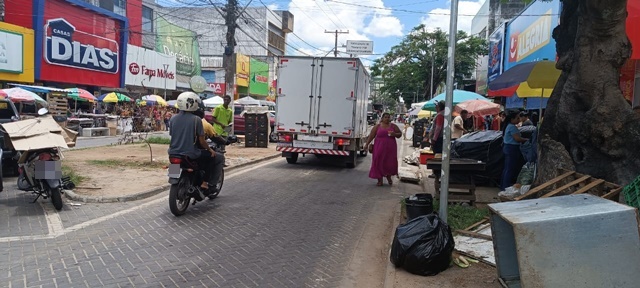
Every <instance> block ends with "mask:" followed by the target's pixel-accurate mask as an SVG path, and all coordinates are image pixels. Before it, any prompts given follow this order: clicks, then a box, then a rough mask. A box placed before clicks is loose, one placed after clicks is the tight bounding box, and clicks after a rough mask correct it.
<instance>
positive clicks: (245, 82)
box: [236, 53, 251, 87]
mask: <svg viewBox="0 0 640 288" xmlns="http://www.w3.org/2000/svg"><path fill="white" fill-rule="evenodd" d="M250 59H251V58H249V56H246V55H242V54H240V53H236V85H237V86H242V87H249V67H250V66H251V60H250Z"/></svg>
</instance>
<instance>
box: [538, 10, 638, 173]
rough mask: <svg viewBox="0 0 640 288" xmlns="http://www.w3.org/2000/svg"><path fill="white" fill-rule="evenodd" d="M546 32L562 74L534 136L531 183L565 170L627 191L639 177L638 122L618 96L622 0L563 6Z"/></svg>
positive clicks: (627, 48)
mask: <svg viewBox="0 0 640 288" xmlns="http://www.w3.org/2000/svg"><path fill="white" fill-rule="evenodd" d="M562 2H563V9H562V14H561V19H560V25H559V26H558V27H556V28H555V29H554V31H553V38H554V39H555V40H556V43H557V44H556V49H557V52H558V57H559V58H558V63H557V64H556V65H557V67H558V69H561V70H562V71H563V72H562V75H561V76H560V79H559V80H558V83H557V84H556V87H555V89H554V91H553V94H552V95H551V98H550V99H549V103H548V105H547V109H546V112H545V114H544V121H543V122H542V127H541V129H540V137H539V139H540V141H539V152H540V159H539V173H538V175H540V176H539V177H538V179H536V183H537V184H540V183H544V182H545V181H548V180H549V179H551V178H553V177H554V176H555V175H557V172H556V171H557V169H556V168H558V167H562V168H567V169H572V170H575V171H577V172H580V173H584V174H588V175H591V176H594V177H597V178H601V179H605V180H607V181H610V182H613V183H618V184H621V185H626V184H628V183H629V182H631V181H632V180H633V179H634V178H635V177H637V176H638V174H640V116H639V115H637V114H636V113H634V112H633V111H632V110H631V107H630V106H629V104H628V103H627V102H626V101H625V100H624V98H623V96H622V91H621V90H620V84H619V83H620V79H619V78H620V75H619V73H620V67H621V66H622V65H623V64H624V62H625V61H626V60H627V59H628V58H629V57H630V55H631V44H630V42H629V39H628V38H627V34H626V30H625V21H626V17H627V9H626V7H627V1H626V0H563V1H562Z"/></svg>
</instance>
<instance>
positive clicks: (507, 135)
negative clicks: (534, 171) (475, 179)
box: [500, 111, 528, 191]
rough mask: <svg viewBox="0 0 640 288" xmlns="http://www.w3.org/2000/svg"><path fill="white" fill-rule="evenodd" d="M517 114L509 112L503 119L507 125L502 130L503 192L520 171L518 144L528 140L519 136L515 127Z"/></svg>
mask: <svg viewBox="0 0 640 288" xmlns="http://www.w3.org/2000/svg"><path fill="white" fill-rule="evenodd" d="M519 114H520V113H519V112H518V111H510V112H509V114H507V117H506V119H505V122H506V123H507V125H506V126H505V129H504V130H503V146H502V152H503V153H504V169H503V170H502V179H501V185H500V189H501V191H505V189H507V188H508V187H511V186H512V185H513V184H514V183H515V178H516V176H517V175H518V172H519V171H520V167H518V163H520V159H521V157H522V154H521V153H520V143H525V142H527V140H528V139H526V138H522V137H521V136H520V131H519V130H518V127H516V124H518V123H519V122H520V117H519Z"/></svg>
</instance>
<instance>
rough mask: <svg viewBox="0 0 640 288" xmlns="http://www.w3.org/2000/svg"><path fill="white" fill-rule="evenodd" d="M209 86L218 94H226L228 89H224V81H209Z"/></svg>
mask: <svg viewBox="0 0 640 288" xmlns="http://www.w3.org/2000/svg"><path fill="white" fill-rule="evenodd" d="M209 87H211V89H213V93H214V94H216V95H225V93H226V92H227V90H225V89H224V88H225V84H224V83H209Z"/></svg>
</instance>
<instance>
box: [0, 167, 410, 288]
mask: <svg viewBox="0 0 640 288" xmlns="http://www.w3.org/2000/svg"><path fill="white" fill-rule="evenodd" d="M370 159H371V157H367V158H360V164H359V165H358V166H357V168H356V169H346V168H342V167H343V166H340V165H337V164H330V163H325V162H324V161H322V160H319V159H316V158H315V157H313V156H307V157H305V158H300V161H299V164H298V165H289V164H286V161H285V160H284V159H276V160H275V161H271V162H268V163H265V164H262V165H260V166H256V167H253V168H251V169H253V170H248V171H237V172H234V173H229V175H227V176H228V177H227V179H226V181H225V186H224V189H223V191H222V193H221V195H220V197H219V198H218V199H216V200H214V201H206V202H201V203H198V204H197V205H195V206H191V207H189V210H188V211H187V214H186V215H184V216H182V217H174V216H173V215H172V214H171V212H169V209H168V203H167V202H168V200H167V196H166V195H167V194H168V193H164V194H162V195H158V196H157V197H154V198H150V199H146V200H142V201H137V202H126V203H110V204H85V203H82V204H81V205H80V206H75V205H72V204H75V203H72V202H69V201H67V202H66V203H65V207H64V209H63V210H62V211H60V212H55V211H54V210H53V208H52V205H51V203H50V202H49V201H48V200H40V201H39V203H36V204H31V203H29V201H30V200H33V198H34V197H33V196H31V195H29V194H27V193H25V192H16V191H14V190H12V188H11V187H15V178H11V179H7V183H6V184H5V187H6V190H8V191H5V192H2V193H0V259H2V261H0V287H98V286H106V287H134V286H135V287H257V286H259V287H336V286H339V282H340V280H341V279H342V277H343V276H344V273H345V268H346V265H347V264H348V261H349V258H350V256H351V254H352V251H353V249H354V247H355V244H356V242H357V239H358V237H359V236H360V234H361V233H362V230H363V227H362V226H363V225H362V223H364V222H365V221H366V219H367V216H368V214H370V213H371V212H372V209H373V207H374V204H375V203H376V201H380V200H389V199H394V198H396V197H398V196H397V195H393V194H392V193H391V188H389V187H388V186H385V187H375V181H373V180H371V179H368V177H367V175H368V169H369V165H370ZM394 189H397V188H394ZM398 199H399V198H398ZM391 214H392V211H389V215H391Z"/></svg>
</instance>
